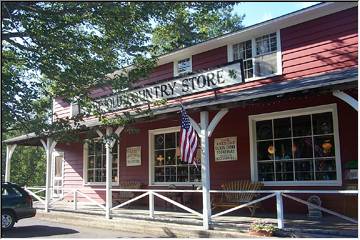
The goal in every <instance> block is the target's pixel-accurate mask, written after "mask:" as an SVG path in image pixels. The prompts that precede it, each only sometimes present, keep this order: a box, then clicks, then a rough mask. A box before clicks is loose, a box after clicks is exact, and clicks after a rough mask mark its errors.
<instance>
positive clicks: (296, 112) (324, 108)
mask: <svg viewBox="0 0 360 240" xmlns="http://www.w3.org/2000/svg"><path fill="white" fill-rule="evenodd" d="M323 112H332V117H333V129H334V144H335V149H336V150H335V162H336V177H337V180H328V181H319V180H317V181H316V180H314V181H279V182H276V181H265V182H263V183H264V185H265V186H341V185H342V176H341V154H340V152H341V149H340V141H339V127H338V114H337V106H336V104H335V103H333V104H327V105H320V106H315V107H307V108H298V109H292V110H286V111H279V112H271V113H264V114H258V115H249V137H250V139H249V140H250V168H251V180H252V181H255V182H257V181H258V178H257V164H256V159H257V154H256V144H255V136H256V130H255V122H257V121H262V120H270V119H276V118H282V117H289V116H292V117H294V116H300V115H307V114H316V113H323Z"/></svg>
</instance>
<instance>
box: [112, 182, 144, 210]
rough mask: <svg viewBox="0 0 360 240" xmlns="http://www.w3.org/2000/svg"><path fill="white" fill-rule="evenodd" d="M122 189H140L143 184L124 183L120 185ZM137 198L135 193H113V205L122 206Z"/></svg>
mask: <svg viewBox="0 0 360 240" xmlns="http://www.w3.org/2000/svg"><path fill="white" fill-rule="evenodd" d="M119 187H120V189H140V187H141V183H139V182H135V181H123V182H120V183H119ZM134 197H135V193H134V192H113V203H115V204H117V205H118V204H121V203H123V202H126V201H128V200H130V199H132V198H134Z"/></svg>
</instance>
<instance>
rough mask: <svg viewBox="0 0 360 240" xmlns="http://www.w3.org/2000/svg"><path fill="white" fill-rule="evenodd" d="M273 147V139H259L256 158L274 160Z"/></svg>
mask: <svg viewBox="0 0 360 240" xmlns="http://www.w3.org/2000/svg"><path fill="white" fill-rule="evenodd" d="M274 154H275V148H274V146H273V141H261V142H258V143H257V159H258V160H274Z"/></svg>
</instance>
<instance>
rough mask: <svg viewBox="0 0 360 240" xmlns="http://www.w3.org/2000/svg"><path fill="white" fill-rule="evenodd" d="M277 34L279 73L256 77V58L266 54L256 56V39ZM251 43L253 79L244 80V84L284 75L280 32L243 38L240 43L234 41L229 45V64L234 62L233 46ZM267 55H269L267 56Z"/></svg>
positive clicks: (277, 67)
mask: <svg viewBox="0 0 360 240" xmlns="http://www.w3.org/2000/svg"><path fill="white" fill-rule="evenodd" d="M274 32H275V33H276V44H277V46H276V47H277V50H276V63H277V65H276V69H277V72H276V73H273V74H269V75H266V76H261V77H255V59H256V57H259V56H264V54H262V55H256V40H255V39H256V38H258V37H262V36H264V35H268V34H271V33H274ZM249 40H250V41H251V49H252V61H253V77H252V78H247V79H244V82H251V81H256V80H261V79H266V78H271V77H274V76H279V75H282V51H281V35H280V30H279V29H278V30H274V31H270V32H268V33H261V34H257V35H256V36H252V37H251V38H243V39H238V41H232V42H230V43H228V44H227V55H228V56H227V57H228V62H232V61H234V49H233V45H235V44H238V43H242V42H246V41H249ZM265 55H267V54H265Z"/></svg>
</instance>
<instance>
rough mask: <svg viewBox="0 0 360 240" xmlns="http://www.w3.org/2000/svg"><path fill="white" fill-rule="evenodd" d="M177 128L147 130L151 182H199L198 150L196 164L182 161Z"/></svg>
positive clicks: (186, 183)
mask: <svg viewBox="0 0 360 240" xmlns="http://www.w3.org/2000/svg"><path fill="white" fill-rule="evenodd" d="M179 130H180V129H179V128H178V127H176V128H168V129H157V130H151V131H149V141H150V149H151V150H150V159H152V163H151V165H152V167H151V168H150V176H151V183H152V184H162V185H164V184H179V185H188V184H194V183H199V182H201V166H200V159H199V158H200V151H199V150H198V152H197V154H196V158H197V159H196V160H197V162H198V166H195V165H194V164H187V163H184V162H182V161H181V160H180V148H179V145H180V144H179V139H180V136H179V135H180V134H179V133H180V132H179Z"/></svg>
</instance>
